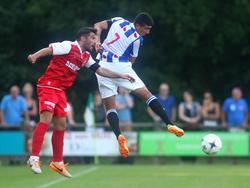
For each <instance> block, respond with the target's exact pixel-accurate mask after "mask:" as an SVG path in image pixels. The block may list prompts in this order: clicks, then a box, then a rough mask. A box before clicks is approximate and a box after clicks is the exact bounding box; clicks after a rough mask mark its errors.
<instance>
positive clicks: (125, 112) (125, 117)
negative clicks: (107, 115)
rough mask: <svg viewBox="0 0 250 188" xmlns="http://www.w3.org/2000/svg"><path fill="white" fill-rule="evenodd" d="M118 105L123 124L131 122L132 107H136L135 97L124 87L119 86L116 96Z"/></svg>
mask: <svg viewBox="0 0 250 188" xmlns="http://www.w3.org/2000/svg"><path fill="white" fill-rule="evenodd" d="M116 106H117V113H118V117H119V120H120V122H121V123H123V124H124V123H125V124H131V122H132V115H131V108H133V107H134V102H133V98H132V97H131V96H130V95H129V93H128V91H127V90H125V89H124V88H121V87H119V88H118V95H117V96H116Z"/></svg>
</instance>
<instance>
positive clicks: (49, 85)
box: [27, 27, 134, 177]
mask: <svg viewBox="0 0 250 188" xmlns="http://www.w3.org/2000/svg"><path fill="white" fill-rule="evenodd" d="M95 42H96V29H94V28H89V27H84V28H81V29H80V30H79V31H78V33H77V35H76V41H74V42H71V41H63V42H56V43H52V44H50V45H49V46H48V47H46V48H43V49H41V50H39V51H37V52H36V53H34V54H30V55H29V56H28V60H29V61H30V62H31V63H36V61H37V60H38V59H39V58H41V57H44V56H49V55H52V56H53V57H52V59H51V61H50V63H49V66H48V67H47V70H46V71H45V73H44V74H43V75H42V76H41V77H40V78H39V80H38V82H37V95H38V100H39V119H40V120H39V123H38V124H37V126H36V128H35V130H34V133H33V138H32V153H31V156H30V158H29V160H28V161H27V164H28V165H29V166H30V167H31V170H32V171H33V172H34V173H36V174H40V173H42V171H41V168H40V160H39V154H40V151H41V148H42V144H43V140H44V135H45V133H46V131H47V130H48V128H49V126H50V123H52V122H53V124H54V129H53V133H52V139H51V141H52V150H53V158H52V162H51V163H50V165H49V168H50V169H51V170H52V171H54V172H57V173H59V174H60V175H62V176H65V177H71V174H70V173H69V172H68V171H67V169H66V165H65V164H64V162H63V139H64V130H65V128H66V116H67V110H66V109H67V101H66V96H65V92H64V91H65V89H67V88H69V87H70V86H71V85H72V84H73V82H74V80H75V78H76V76H77V72H78V70H80V69H81V68H83V67H87V68H90V69H91V70H92V71H94V72H95V73H97V74H99V75H102V76H104V77H105V76H107V77H110V78H121V79H127V80H129V81H133V80H134V79H133V78H132V77H131V76H130V75H128V74H121V73H115V72H112V71H110V70H108V69H106V68H103V67H100V65H99V64H98V63H96V62H95V61H94V60H93V59H92V57H91V55H90V53H89V52H88V50H92V49H93V48H94V46H95Z"/></svg>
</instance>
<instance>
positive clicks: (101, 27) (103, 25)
mask: <svg viewBox="0 0 250 188" xmlns="http://www.w3.org/2000/svg"><path fill="white" fill-rule="evenodd" d="M94 28H95V29H96V31H97V32H96V45H95V50H96V52H100V51H101V49H102V47H101V34H102V31H103V30H106V29H108V22H107V21H106V20H104V21H101V22H97V23H95V25H94Z"/></svg>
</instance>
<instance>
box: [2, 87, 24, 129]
mask: <svg viewBox="0 0 250 188" xmlns="http://www.w3.org/2000/svg"><path fill="white" fill-rule="evenodd" d="M0 109H1V114H2V120H1V124H3V125H8V126H20V125H21V123H22V120H23V118H22V117H23V115H24V113H25V112H27V104H26V102H25V99H24V97H22V96H20V95H19V88H18V87H17V86H12V88H11V94H10V95H6V96H4V97H3V99H2V101H1V107H0Z"/></svg>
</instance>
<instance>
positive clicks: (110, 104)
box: [103, 95, 129, 157]
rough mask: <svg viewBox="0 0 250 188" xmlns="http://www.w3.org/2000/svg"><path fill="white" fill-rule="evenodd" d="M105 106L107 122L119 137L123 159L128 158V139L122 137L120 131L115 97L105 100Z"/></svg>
mask: <svg viewBox="0 0 250 188" xmlns="http://www.w3.org/2000/svg"><path fill="white" fill-rule="evenodd" d="M103 104H104V107H105V110H106V116H107V120H108V122H109V124H110V126H111V128H112V130H113V132H114V133H115V135H116V137H117V140H118V143H119V150H120V153H121V155H122V156H123V157H127V156H128V153H129V150H128V147H127V145H126V138H125V137H124V136H123V135H122V133H121V130H120V126H119V118H118V115H117V111H116V104H115V95H113V96H110V97H106V98H104V99H103Z"/></svg>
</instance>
